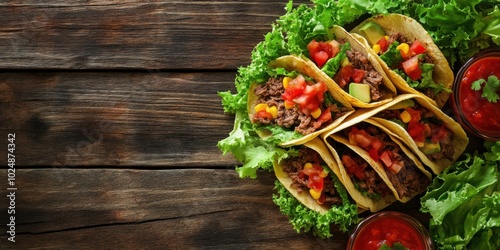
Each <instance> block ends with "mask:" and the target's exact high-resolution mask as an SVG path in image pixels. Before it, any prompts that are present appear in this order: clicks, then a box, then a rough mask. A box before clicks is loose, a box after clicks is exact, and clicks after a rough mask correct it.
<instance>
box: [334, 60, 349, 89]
mask: <svg viewBox="0 0 500 250" xmlns="http://www.w3.org/2000/svg"><path fill="white" fill-rule="evenodd" d="M353 74H354V66H352V65H350V64H348V65H346V66H344V67H342V68H340V70H339V72H338V73H337V74H336V75H335V78H334V81H335V82H336V83H337V84H338V85H339V86H340V87H341V88H344V87H345V86H346V85H347V84H349V83H350V81H351V78H352V75H353Z"/></svg>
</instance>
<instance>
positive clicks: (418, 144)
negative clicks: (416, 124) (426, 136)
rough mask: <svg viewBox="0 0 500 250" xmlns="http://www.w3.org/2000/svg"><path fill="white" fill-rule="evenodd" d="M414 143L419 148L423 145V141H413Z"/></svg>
mask: <svg viewBox="0 0 500 250" xmlns="http://www.w3.org/2000/svg"><path fill="white" fill-rule="evenodd" d="M415 144H417V147H419V148H421V147H423V146H425V143H424V142H423V141H415Z"/></svg>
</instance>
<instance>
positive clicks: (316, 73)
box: [247, 55, 354, 146]
mask: <svg viewBox="0 0 500 250" xmlns="http://www.w3.org/2000/svg"><path fill="white" fill-rule="evenodd" d="M269 66H270V67H273V68H284V69H285V70H287V71H296V72H298V73H299V74H302V75H304V76H308V77H312V78H313V79H314V80H315V81H316V82H320V81H322V82H324V83H325V84H326V86H327V88H328V92H329V93H330V94H331V96H332V97H333V99H334V100H335V101H337V102H339V103H341V104H342V105H343V106H344V107H346V108H347V109H349V111H348V112H346V114H344V115H343V116H341V117H339V118H337V119H336V120H334V121H333V122H332V123H331V124H329V125H328V126H326V127H324V128H322V129H320V130H317V131H315V132H313V133H310V134H307V135H304V136H303V137H301V138H298V139H294V140H290V141H287V142H284V143H282V144H281V145H280V146H293V145H300V144H304V143H306V142H307V141H310V140H312V139H313V138H315V137H317V136H318V135H320V134H321V133H323V132H325V131H328V130H331V129H333V128H334V127H335V126H337V125H339V124H340V123H341V122H342V121H343V120H344V119H345V118H346V117H348V116H349V115H350V114H352V113H353V112H354V108H353V107H352V105H351V104H350V103H349V102H348V101H347V100H346V99H345V98H344V97H343V96H342V95H341V94H339V93H338V92H337V91H336V89H335V88H334V85H335V84H334V83H333V80H332V79H330V78H329V77H328V76H327V75H326V74H325V73H324V72H323V71H321V70H319V69H318V68H317V67H316V65H314V63H313V62H312V61H307V60H304V59H303V58H300V57H297V56H293V55H289V56H283V57H279V58H278V59H276V60H274V61H272V62H271V63H270V65H269ZM256 87H257V84H252V85H251V86H250V88H249V90H248V106H247V111H248V115H249V117H250V120H252V116H253V114H254V112H255V111H254V107H255V105H257V104H258V103H257V101H258V99H259V97H258V96H257V95H255V94H254V93H255V92H254V90H255V88H256ZM258 133H259V136H260V137H261V138H263V139H265V138H267V137H269V136H271V135H272V134H271V133H270V132H269V131H267V130H266V131H259V132H258Z"/></svg>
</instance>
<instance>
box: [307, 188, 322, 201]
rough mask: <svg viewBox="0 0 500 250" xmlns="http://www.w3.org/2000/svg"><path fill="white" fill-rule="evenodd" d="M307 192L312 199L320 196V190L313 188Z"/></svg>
mask: <svg viewBox="0 0 500 250" xmlns="http://www.w3.org/2000/svg"><path fill="white" fill-rule="evenodd" d="M309 193H310V194H311V196H312V197H313V199H315V200H317V199H319V197H321V191H316V190H314V188H311V189H309Z"/></svg>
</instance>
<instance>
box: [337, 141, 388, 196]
mask: <svg viewBox="0 0 500 250" xmlns="http://www.w3.org/2000/svg"><path fill="white" fill-rule="evenodd" d="M329 140H332V139H331V138H329ZM330 143H331V142H330ZM332 145H333V143H332ZM335 150H336V151H337V152H338V153H339V155H341V161H342V165H343V166H344V169H345V170H346V172H347V175H348V176H349V178H351V181H352V183H353V184H354V187H355V188H356V189H357V190H358V191H359V192H360V193H361V194H362V195H364V196H367V197H369V198H371V199H374V200H376V201H379V200H380V199H381V198H382V197H383V196H386V195H388V194H391V195H392V193H391V190H390V189H389V187H388V186H387V184H386V183H385V182H384V181H383V180H382V178H380V176H379V175H378V174H377V172H376V171H375V170H374V169H373V167H372V166H370V165H369V163H368V162H366V161H365V160H364V159H363V158H362V157H361V156H359V155H358V154H356V153H355V152H354V151H352V150H351V149H349V148H348V147H347V146H345V145H343V144H341V143H336V144H335Z"/></svg>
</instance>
